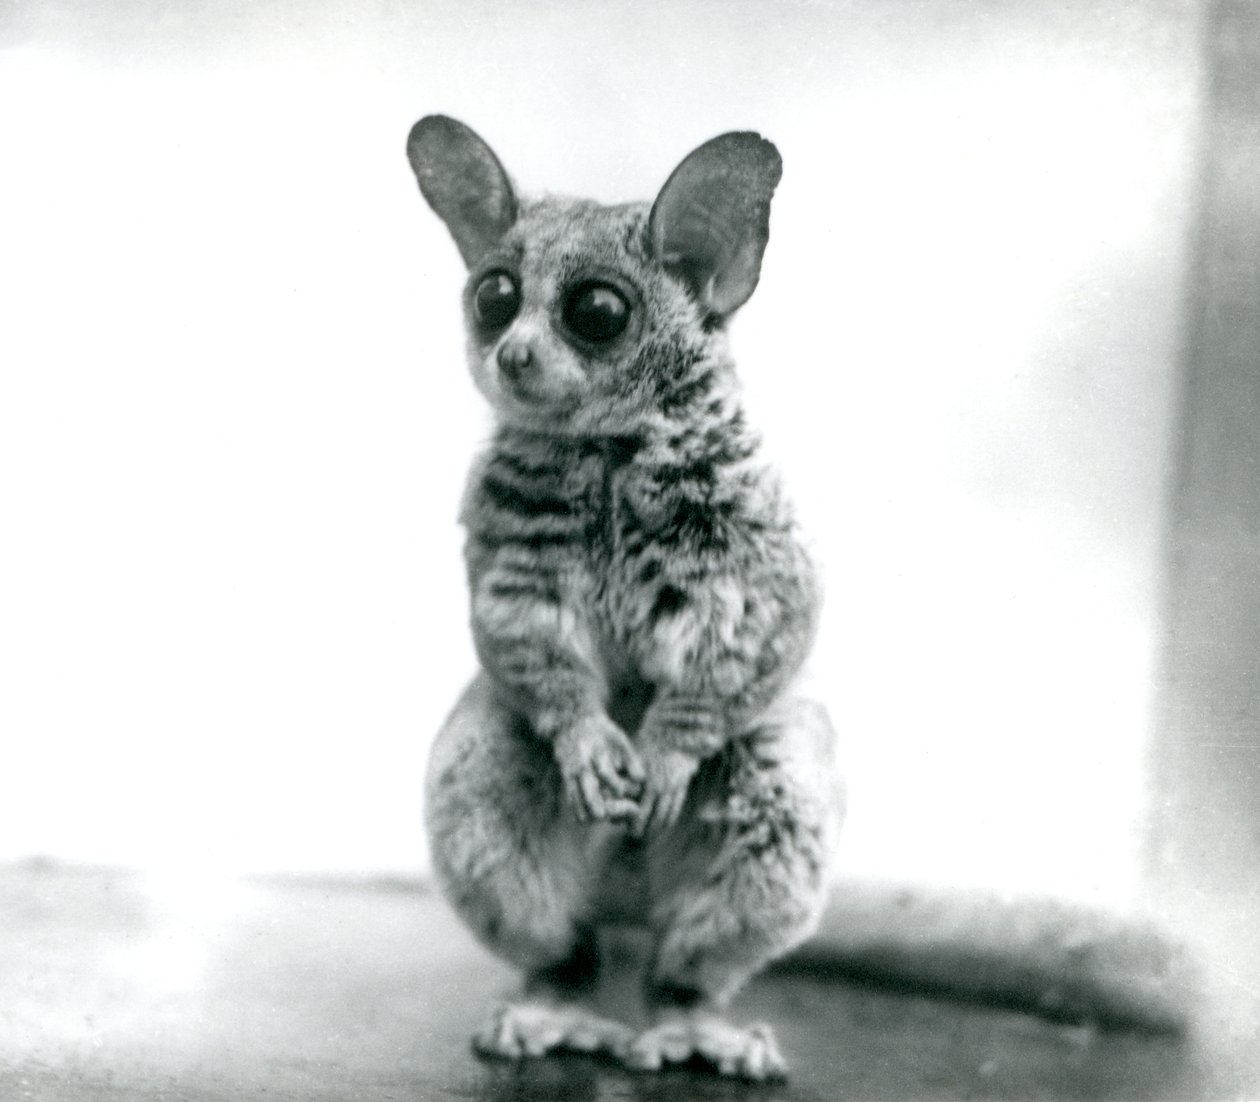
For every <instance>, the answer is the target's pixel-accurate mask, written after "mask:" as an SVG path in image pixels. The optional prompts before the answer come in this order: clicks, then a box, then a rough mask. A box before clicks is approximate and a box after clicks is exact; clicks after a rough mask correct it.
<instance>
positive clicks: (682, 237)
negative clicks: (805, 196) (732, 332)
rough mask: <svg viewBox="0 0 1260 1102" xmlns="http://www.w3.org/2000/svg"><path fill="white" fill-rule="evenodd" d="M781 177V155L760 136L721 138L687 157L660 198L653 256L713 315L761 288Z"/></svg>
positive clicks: (651, 222) (653, 220) (651, 228)
mask: <svg viewBox="0 0 1260 1102" xmlns="http://www.w3.org/2000/svg"><path fill="white" fill-rule="evenodd" d="M782 174H783V162H782V161H781V160H780V159H779V151H778V150H777V149H775V147H774V146H773V145H771V143H770V142H768V141H766V140H765V139H764V138H762V137H761V135H759V134H753V133H749V132H747V131H740V132H736V133H731V134H721V135H719V136H718V137H716V138H714V139H712V140H711V141H707V142H705V143H704V145H702V146H700V148H699V149H697V150H696V151H695V152H694V153H691V154H689V155H688V156H687V158H686V159H685V160H684V161H683V162H682V164H680V165H679V166H678V167H677V168H676V169H674V172H673V174H672V175H671V176H670V178H669V179H668V180H667V181H666V182H665V186H664V187H663V188H661V193H660V195H658V196H657V197H656V202H655V204H653V206H652V214H651V217H650V218H649V219H648V240H649V242H650V245H651V248H652V252H653V255H655V257H656V258H657V260H659V261H660V262H661V263H662V264H664V265H665V267H666V268H668V269H669V270H670V271H673V272H675V273H677V274H678V275H680V276H682V278H683V279H684V280H686V282H687V283H688V284H689V285H690V286H691V288H692V290H693V291H694V292H695V294H696V296H697V298H699V300H700V302H701V303H702V304H703V305H704V306H705V307H706V308H708V309H709V310H711V311H712V312H713V313H715V314H719V315H721V316H723V317H724V316H726V315H727V314H730V313H732V312H733V311H734V310H737V309H738V308H739V307H740V306H742V305H743V304H744V303H745V302H747V301H748V298H749V296H750V295H751V294H752V293H753V289H754V288H755V287H756V286H757V277H758V276H759V275H760V274H761V256H762V253H764V252H765V249H766V242H767V241H769V240H770V197H771V196H772V195H773V194H774V189H775V185H777V184H778V182H779V177H780V176H781V175H782Z"/></svg>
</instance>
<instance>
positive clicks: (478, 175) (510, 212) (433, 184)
mask: <svg viewBox="0 0 1260 1102" xmlns="http://www.w3.org/2000/svg"><path fill="white" fill-rule="evenodd" d="M407 160H409V161H410V162H411V168H412V171H413V172H415V174H416V180H417V181H419V184H420V191H421V193H422V194H423V195H424V197H425V199H427V200H428V201H429V206H431V207H432V208H433V209H434V211H436V212H437V216H438V217H439V218H441V219H442V221H443V222H445V223H446V227H447V229H449V230H450V231H451V236H452V237H454V238H455V244H456V245H458V246H459V252H460V255H461V256H462V257H463V258H464V263H465V264H467V265H468V266H469V267H471V266H472V265H473V264H475V263H476V262H477V261H478V260H480V259H481V257H482V256H484V255H485V254H486V252H487V251H488V250H489V249H490V247H491V246H492V245H494V243H495V242H496V241H498V240H499V238H500V237H502V236H503V234H504V233H505V232H506V231H507V229H508V227H510V226H511V225H512V223H513V222H515V221H516V196H515V195H514V194H513V193H512V183H511V181H510V180H509V179H508V175H507V173H506V172H504V171H503V166H502V165H501V164H499V158H498V157H496V156H495V155H494V152H493V151H492V150H491V149H490V147H489V146H488V145H486V143H485V142H483V141H482V140H481V139H480V138H479V137H477V135H476V134H474V133H473V132H472V131H471V130H470V129H469V128H468V127H466V126H465V125H464V124H463V123H462V122H458V121H456V120H455V119H451V118H447V117H446V116H445V115H426V116H425V117H424V118H422V119H421V120H420V121H419V122H418V123H416V125H415V126H413V127H412V128H411V133H410V134H408V135H407Z"/></svg>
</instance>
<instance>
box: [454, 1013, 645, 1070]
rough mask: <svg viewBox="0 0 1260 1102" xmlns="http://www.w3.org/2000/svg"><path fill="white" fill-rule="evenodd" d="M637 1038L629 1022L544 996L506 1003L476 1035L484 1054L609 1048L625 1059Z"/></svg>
mask: <svg viewBox="0 0 1260 1102" xmlns="http://www.w3.org/2000/svg"><path fill="white" fill-rule="evenodd" d="M633 1040H634V1031H633V1030H631V1029H630V1027H629V1026H624V1025H622V1024H621V1023H620V1022H614V1021H612V1020H611V1019H609V1018H601V1017H599V1015H597V1014H594V1013H592V1012H591V1011H589V1010H586V1009H583V1008H582V1007H579V1006H564V1005H561V1006H557V1005H555V1004H552V1003H548V1002H543V1001H540V1000H533V999H530V1000H524V1001H521V1002H512V1003H504V1004H502V1005H501V1006H498V1007H496V1008H495V1010H494V1013H493V1014H491V1015H490V1019H489V1020H488V1021H487V1022H486V1024H485V1025H484V1026H482V1028H481V1029H480V1030H478V1032H477V1034H476V1035H475V1036H474V1037H473V1048H475V1049H476V1050H477V1052H479V1053H480V1054H481V1055H482V1056H505V1057H508V1058H510V1059H519V1058H520V1057H522V1056H545V1055H546V1054H547V1053H548V1052H555V1051H557V1050H564V1051H568V1052H606V1053H609V1054H610V1055H612V1056H615V1057H616V1058H617V1059H619V1060H620V1059H623V1058H624V1057H625V1054H626V1051H627V1050H628V1049H629V1047H630V1042H631V1041H633Z"/></svg>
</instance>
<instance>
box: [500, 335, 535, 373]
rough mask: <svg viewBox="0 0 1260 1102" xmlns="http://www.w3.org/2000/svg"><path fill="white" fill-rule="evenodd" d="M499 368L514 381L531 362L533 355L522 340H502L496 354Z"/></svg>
mask: <svg viewBox="0 0 1260 1102" xmlns="http://www.w3.org/2000/svg"><path fill="white" fill-rule="evenodd" d="M496 358H497V359H498V361H499V369H500V370H501V371H502V372H503V374H504V375H506V376H507V377H508V378H509V379H511V380H512V381H513V382H515V381H516V380H517V379H519V378H520V377H521V376H522V375H523V374H524V373H525V371H526V369H527V368H528V367H529V365H530V364H531V363H532V362H533V359H534V355H533V353H532V352H531V351H530V349H529V345H528V344H525V343H524V342H523V341H504V342H503V343H502V344H501V345H499V351H498V353H497V355H496Z"/></svg>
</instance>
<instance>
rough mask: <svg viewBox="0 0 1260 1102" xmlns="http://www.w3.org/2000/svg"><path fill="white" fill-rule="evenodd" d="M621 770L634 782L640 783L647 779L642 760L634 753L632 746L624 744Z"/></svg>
mask: <svg viewBox="0 0 1260 1102" xmlns="http://www.w3.org/2000/svg"><path fill="white" fill-rule="evenodd" d="M621 771H622V772H623V773H625V775H626V776H627V777H629V778H630V779H631V780H632V781H634V783H635V784H639V785H641V784H642V783H643V782H644V781H645V780H647V774H646V773H645V772H644V769H643V762H642V760H641V759H640V758H639V755H638V754H637V753H635V750H634V747H632V746H626V747H625V749H624V751H623V753H622V760H621Z"/></svg>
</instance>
